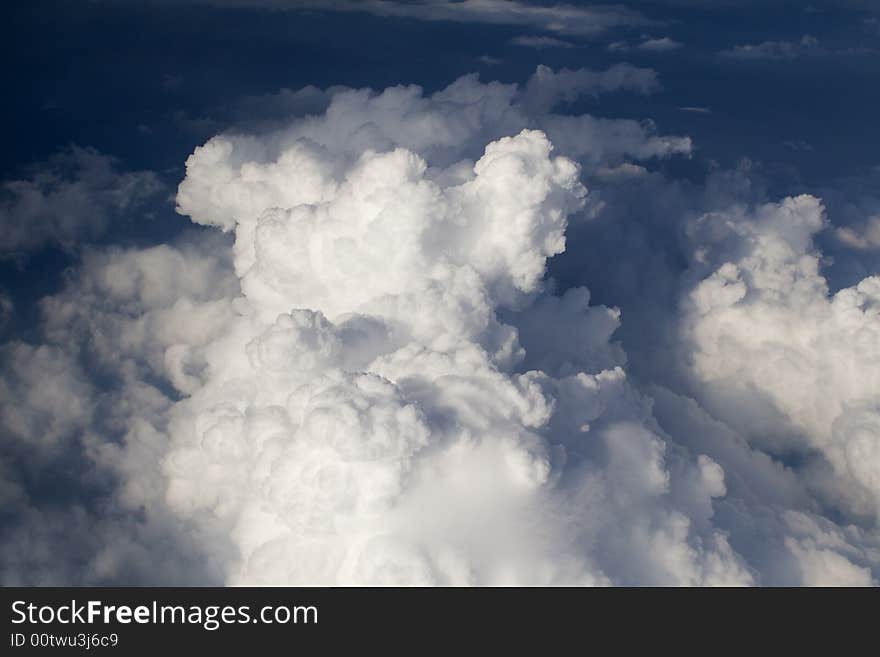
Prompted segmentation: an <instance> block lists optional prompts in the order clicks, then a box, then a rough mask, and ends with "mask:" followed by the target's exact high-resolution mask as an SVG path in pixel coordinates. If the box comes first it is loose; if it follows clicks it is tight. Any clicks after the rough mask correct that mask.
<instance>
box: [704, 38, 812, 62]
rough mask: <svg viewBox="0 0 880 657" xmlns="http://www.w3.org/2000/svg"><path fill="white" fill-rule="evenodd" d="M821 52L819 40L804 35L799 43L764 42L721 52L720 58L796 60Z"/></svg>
mask: <svg viewBox="0 0 880 657" xmlns="http://www.w3.org/2000/svg"><path fill="white" fill-rule="evenodd" d="M820 52H822V48H821V47H820V45H819V40H818V39H816V38H815V37H814V36H811V35H809V34H805V35H804V36H803V37H801V40H800V41H764V42H762V43H759V44H748V45H740V46H734V47H733V48H731V49H730V50H722V51H721V53H720V54H721V56H722V57H729V58H733V59H797V58H799V57H803V56H806V55H814V54H818V53H820Z"/></svg>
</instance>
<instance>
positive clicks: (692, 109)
mask: <svg viewBox="0 0 880 657" xmlns="http://www.w3.org/2000/svg"><path fill="white" fill-rule="evenodd" d="M678 109H679V110H680V111H682V112H691V113H694V114H711V113H712V110H711V109H709V108H708V107H691V106H685V107H679V108H678Z"/></svg>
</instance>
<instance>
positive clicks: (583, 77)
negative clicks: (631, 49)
mask: <svg viewBox="0 0 880 657" xmlns="http://www.w3.org/2000/svg"><path fill="white" fill-rule="evenodd" d="M659 90H660V82H659V81H658V79H657V73H656V71H654V70H652V69H649V68H637V67H635V66H630V65H629V64H615V65H614V66H612V67H611V68H609V69H607V70H605V71H599V72H597V71H591V70H589V69H584V68H581V69H577V70H573V71H572V70H569V69H565V68H563V69H561V70H559V71H555V72H554V71H553V70H552V69H550V68H549V67H547V66H543V65H540V66H538V68H537V69H536V70H535V74H534V75H533V76H532V77H531V78H529V81H528V83H527V84H526V87H525V104H526V106H527V107H528V108H529V109H530V110H531V111H547V110H550V109H553V107H555V106H556V105H557V104H558V103H561V102H572V101H574V100H577V99H578V98H580V97H583V96H590V95H592V96H598V95H599V94H603V93H611V92H615V91H631V92H635V93H640V94H651V93H654V92H656V91H659Z"/></svg>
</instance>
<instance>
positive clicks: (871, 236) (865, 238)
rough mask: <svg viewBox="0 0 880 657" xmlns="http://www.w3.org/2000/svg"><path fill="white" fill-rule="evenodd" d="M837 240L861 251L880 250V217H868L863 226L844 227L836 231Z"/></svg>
mask: <svg viewBox="0 0 880 657" xmlns="http://www.w3.org/2000/svg"><path fill="white" fill-rule="evenodd" d="M835 235H836V236H837V239H839V240H840V241H841V242H843V243H844V244H846V245H847V246H848V247H851V248H853V249H859V250H861V251H866V250H875V249H880V215H875V216H873V217H868V219H867V220H865V222H864V224H862V225H861V226H842V227H840V228H837V229H836V230H835Z"/></svg>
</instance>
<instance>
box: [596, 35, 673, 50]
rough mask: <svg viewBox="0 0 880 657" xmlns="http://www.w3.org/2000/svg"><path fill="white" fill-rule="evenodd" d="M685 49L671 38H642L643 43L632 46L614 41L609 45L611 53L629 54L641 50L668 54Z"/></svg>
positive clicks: (624, 42)
mask: <svg viewBox="0 0 880 657" xmlns="http://www.w3.org/2000/svg"><path fill="white" fill-rule="evenodd" d="M682 47H684V44H683V43H681V42H680V41H676V40H675V39H671V38H669V37H659V38H654V37H648V36H644V35H643V36H642V41H641V42H640V43H636V44H630V43H628V42H626V41H614V42H612V43H610V44H608V51H609V52H629V51H631V50H641V51H643V52H668V51H670V50H678V49H679V48H682Z"/></svg>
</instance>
